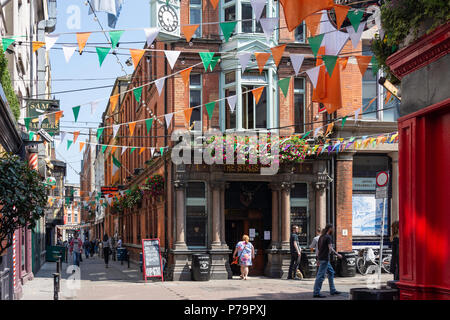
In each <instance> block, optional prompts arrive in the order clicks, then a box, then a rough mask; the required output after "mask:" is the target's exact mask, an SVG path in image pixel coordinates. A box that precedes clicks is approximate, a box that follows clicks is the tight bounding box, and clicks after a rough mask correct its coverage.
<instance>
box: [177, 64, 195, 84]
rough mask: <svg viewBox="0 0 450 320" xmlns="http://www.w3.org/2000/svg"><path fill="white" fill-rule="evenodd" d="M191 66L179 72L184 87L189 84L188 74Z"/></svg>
mask: <svg viewBox="0 0 450 320" xmlns="http://www.w3.org/2000/svg"><path fill="white" fill-rule="evenodd" d="M191 71H192V67H190V68H187V69H184V70H183V71H181V72H180V75H181V78H183V81H184V85H185V87H188V86H189V75H190V74H191Z"/></svg>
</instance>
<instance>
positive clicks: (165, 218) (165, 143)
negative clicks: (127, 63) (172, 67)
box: [163, 44, 174, 265]
mask: <svg viewBox="0 0 450 320" xmlns="http://www.w3.org/2000/svg"><path fill="white" fill-rule="evenodd" d="M173 48H174V45H173V44H172V48H171V49H172V50H173ZM164 49H165V50H167V44H164ZM164 70H165V74H167V71H168V70H167V62H166V63H164ZM167 86H168V83H167V84H166V85H165V86H164V114H167V94H168V90H167ZM163 126H164V147H165V146H167V133H168V129H167V126H166V125H165V123H164V124H163ZM167 178H168V174H167V155H165V156H164V181H165V183H166V185H168V180H167ZM172 181H173V179H172ZM165 193H166V195H165V201H164V247H165V248H164V251H165V255H166V257H165V258H166V265H167V260H169V256H168V254H169V247H170V246H169V242H168V240H169V236H168V235H167V229H168V226H167V223H168V217H167V215H168V213H167V209H168V208H167V195H168V193H169V190H167V188H166V192H165ZM171 212H173V211H171Z"/></svg>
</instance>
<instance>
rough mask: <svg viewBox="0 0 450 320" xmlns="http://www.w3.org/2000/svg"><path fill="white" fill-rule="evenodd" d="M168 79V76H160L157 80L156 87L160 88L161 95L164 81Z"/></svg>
mask: <svg viewBox="0 0 450 320" xmlns="http://www.w3.org/2000/svg"><path fill="white" fill-rule="evenodd" d="M165 81H166V78H160V79H157V80H155V85H156V89H158V94H159V95H161V92H162V89H163V87H164V82H165Z"/></svg>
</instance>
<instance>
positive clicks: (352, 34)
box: [346, 21, 366, 49]
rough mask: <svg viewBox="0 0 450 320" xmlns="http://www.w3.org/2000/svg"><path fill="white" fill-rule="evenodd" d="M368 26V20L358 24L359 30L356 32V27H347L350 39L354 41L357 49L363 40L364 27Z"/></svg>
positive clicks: (354, 47)
mask: <svg viewBox="0 0 450 320" xmlns="http://www.w3.org/2000/svg"><path fill="white" fill-rule="evenodd" d="M365 27H366V22H365V21H364V22H361V23H360V24H359V26H358V32H355V29H354V28H353V26H348V27H347V28H346V30H347V32H348V35H349V36H350V40H351V41H352V45H353V49H356V47H357V46H358V43H359V41H361V36H362V33H363V31H364V28H365Z"/></svg>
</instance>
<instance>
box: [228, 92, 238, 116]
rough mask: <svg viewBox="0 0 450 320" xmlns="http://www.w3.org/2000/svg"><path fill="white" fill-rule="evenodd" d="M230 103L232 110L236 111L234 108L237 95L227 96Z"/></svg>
mask: <svg viewBox="0 0 450 320" xmlns="http://www.w3.org/2000/svg"><path fill="white" fill-rule="evenodd" d="M227 101H228V105H229V106H230V110H231V112H234V108H235V107H236V101H237V96H236V95H234V96H229V97H227Z"/></svg>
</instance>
